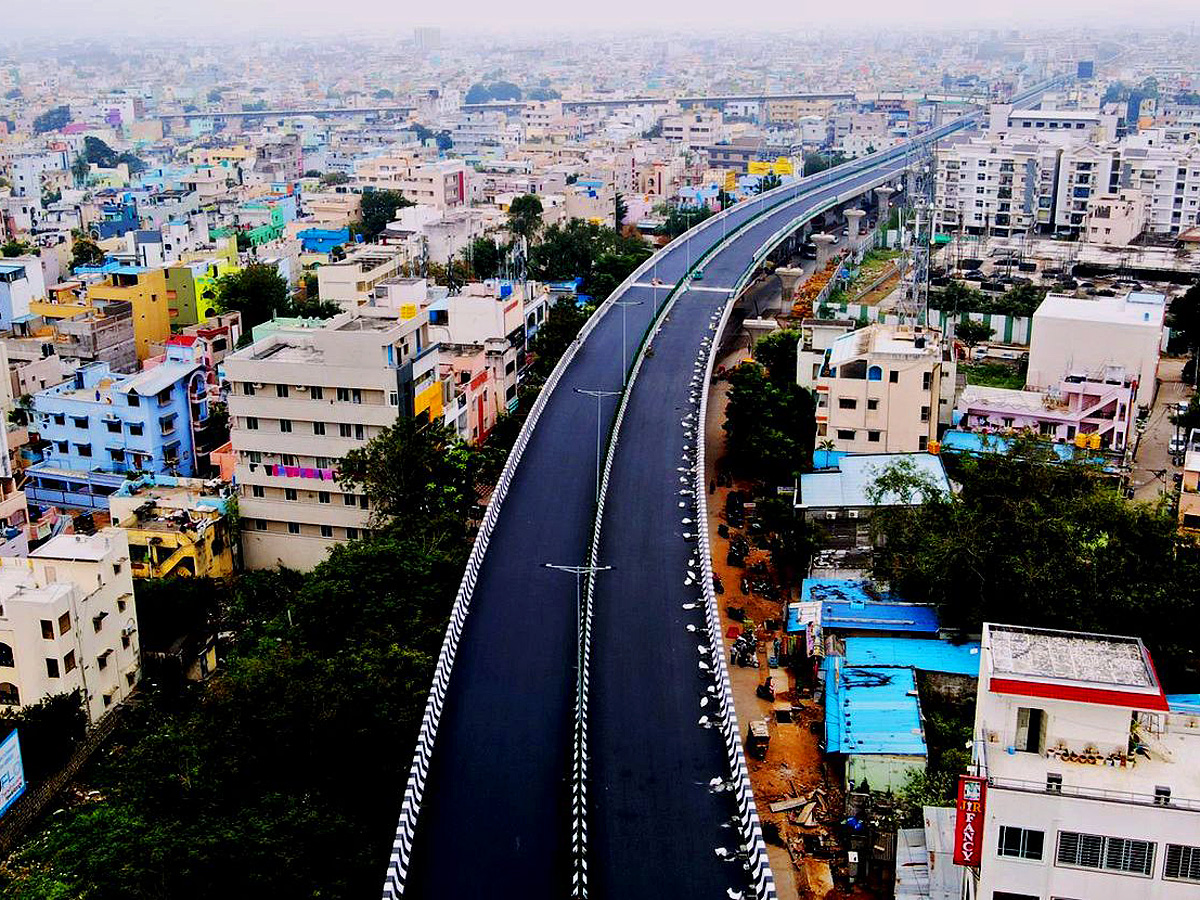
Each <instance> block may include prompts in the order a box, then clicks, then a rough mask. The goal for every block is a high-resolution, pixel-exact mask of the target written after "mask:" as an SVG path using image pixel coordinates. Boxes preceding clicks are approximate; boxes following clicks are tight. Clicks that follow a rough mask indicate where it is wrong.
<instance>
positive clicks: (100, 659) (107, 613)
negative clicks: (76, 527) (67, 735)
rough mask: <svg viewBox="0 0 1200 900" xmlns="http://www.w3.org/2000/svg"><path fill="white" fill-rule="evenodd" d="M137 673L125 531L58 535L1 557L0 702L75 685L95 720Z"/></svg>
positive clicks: (36, 697)
mask: <svg viewBox="0 0 1200 900" xmlns="http://www.w3.org/2000/svg"><path fill="white" fill-rule="evenodd" d="M140 678H141V650H140V646H139V638H138V622H137V609H136V607H135V605H134V600H133V573H132V570H131V568H130V565H129V542H128V540H127V538H126V536H125V532H124V531H123V530H121V529H120V528H105V529H103V530H102V531H99V532H98V533H96V534H94V535H82V534H62V535H59V536H57V537H54V538H51V539H50V540H49V541H47V542H46V543H45V544H43V545H42V546H41V547H39V548H38V549H37V550H34V551H33V552H32V553H30V554H29V556H28V557H8V558H5V557H0V704H3V705H6V706H11V707H20V706H25V705H29V704H33V703H37V702H39V701H40V700H42V699H43V698H45V697H47V696H52V695H55V694H66V693H70V692H71V691H74V690H78V691H79V692H80V695H81V696H82V697H83V698H84V706H85V709H86V711H87V716H88V721H89V722H92V723H95V722H97V721H98V720H99V719H100V718H101V717H102V716H103V715H104V714H105V713H106V712H108V710H109V709H111V708H112V707H114V706H115V705H116V704H118V703H120V702H121V701H122V700H124V699H125V698H126V697H128V696H129V695H130V694H131V693H132V692H133V690H134V688H135V687H136V686H137V683H138V681H139V680H140Z"/></svg>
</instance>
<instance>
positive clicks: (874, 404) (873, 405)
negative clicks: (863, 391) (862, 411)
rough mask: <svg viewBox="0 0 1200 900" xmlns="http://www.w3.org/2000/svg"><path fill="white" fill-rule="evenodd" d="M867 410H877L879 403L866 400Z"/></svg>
mask: <svg viewBox="0 0 1200 900" xmlns="http://www.w3.org/2000/svg"><path fill="white" fill-rule="evenodd" d="M867 409H868V410H875V409H879V401H878V400H868V401H867Z"/></svg>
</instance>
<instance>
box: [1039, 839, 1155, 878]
mask: <svg viewBox="0 0 1200 900" xmlns="http://www.w3.org/2000/svg"><path fill="white" fill-rule="evenodd" d="M1154 846H1155V845H1154V843H1153V842H1151V841H1138V840H1130V839H1129V838H1113V837H1104V836H1102V835H1098V834H1079V833H1077V832H1074V831H1060V832H1059V833H1058V854H1057V856H1056V857H1055V862H1056V863H1057V864H1058V865H1060V866H1078V867H1079V868H1083V869H1106V870H1108V871H1110V872H1125V873H1127V874H1130V875H1149V874H1150V872H1151V870H1152V869H1153V868H1154Z"/></svg>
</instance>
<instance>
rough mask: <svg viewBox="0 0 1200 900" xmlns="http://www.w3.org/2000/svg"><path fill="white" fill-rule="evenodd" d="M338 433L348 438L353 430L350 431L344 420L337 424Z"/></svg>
mask: <svg viewBox="0 0 1200 900" xmlns="http://www.w3.org/2000/svg"><path fill="white" fill-rule="evenodd" d="M338 434H339V435H340V436H341V437H344V438H348V437H350V435H351V434H353V432H352V431H351V429H350V426H349V425H348V424H347V423H346V422H342V423H341V424H340V425H338Z"/></svg>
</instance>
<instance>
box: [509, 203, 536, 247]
mask: <svg viewBox="0 0 1200 900" xmlns="http://www.w3.org/2000/svg"><path fill="white" fill-rule="evenodd" d="M541 228H542V201H541V200H539V199H538V198H537V195H536V194H521V196H519V197H514V198H513V201H512V203H510V204H509V206H508V230H509V231H511V232H512V234H513V236H514V237H520V238H524V239H525V242H526V243H527V244H531V243H533V239H534V238H535V237H537V234H538V232H539V231H541Z"/></svg>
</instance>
